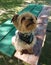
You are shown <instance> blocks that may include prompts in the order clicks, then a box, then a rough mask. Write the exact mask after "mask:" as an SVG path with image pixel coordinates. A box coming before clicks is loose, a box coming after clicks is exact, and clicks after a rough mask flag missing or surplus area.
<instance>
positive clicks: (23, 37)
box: [18, 32, 33, 44]
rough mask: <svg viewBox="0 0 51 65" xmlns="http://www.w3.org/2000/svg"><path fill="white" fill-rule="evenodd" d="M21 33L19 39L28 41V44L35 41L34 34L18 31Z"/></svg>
mask: <svg viewBox="0 0 51 65" xmlns="http://www.w3.org/2000/svg"><path fill="white" fill-rule="evenodd" d="M18 35H19V39H20V40H22V41H24V42H26V43H27V44H31V42H32V41H33V34H32V33H30V34H27V33H24V34H23V33H20V32H18Z"/></svg>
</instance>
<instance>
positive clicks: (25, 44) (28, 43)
mask: <svg viewBox="0 0 51 65" xmlns="http://www.w3.org/2000/svg"><path fill="white" fill-rule="evenodd" d="M16 41H17V48H20V49H21V48H22V49H24V48H30V47H32V46H34V44H35V42H36V38H35V36H34V33H33V34H32V33H31V35H28V36H27V35H23V34H18V33H16Z"/></svg>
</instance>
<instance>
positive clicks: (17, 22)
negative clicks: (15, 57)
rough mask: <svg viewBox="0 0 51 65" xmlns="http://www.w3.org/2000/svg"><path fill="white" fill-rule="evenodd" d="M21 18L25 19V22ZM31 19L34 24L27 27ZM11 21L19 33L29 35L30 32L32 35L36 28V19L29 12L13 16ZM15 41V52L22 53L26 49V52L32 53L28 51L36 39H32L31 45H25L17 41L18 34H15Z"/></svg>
mask: <svg viewBox="0 0 51 65" xmlns="http://www.w3.org/2000/svg"><path fill="white" fill-rule="evenodd" d="M23 17H24V18H25V20H22V18H23ZM31 18H32V19H33V22H34V23H33V24H31V25H29V26H28V27H27V25H28V24H29V23H30V19H31ZM12 21H13V24H14V26H15V27H16V29H18V31H19V32H21V33H31V32H32V34H33V35H34V30H35V28H36V17H35V16H34V15H33V14H31V13H30V12H26V13H23V14H21V15H15V16H14V17H13V19H12ZM16 34H17V33H16ZM15 41H16V45H15V48H16V50H17V51H22V50H24V49H27V50H28V52H30V53H32V50H31V51H30V49H31V48H32V47H33V46H34V44H35V43H36V37H34V39H33V41H32V43H31V44H30V45H28V44H25V43H26V42H24V41H21V40H20V39H19V36H18V34H17V37H16V40H15Z"/></svg>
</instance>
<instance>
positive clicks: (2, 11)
mask: <svg viewBox="0 0 51 65" xmlns="http://www.w3.org/2000/svg"><path fill="white" fill-rule="evenodd" d="M19 1H20V0H19ZM34 2H35V3H39V4H47V5H51V0H34ZM18 3H19V4H18ZM21 9H23V7H21V4H20V2H18V1H17V0H0V23H2V22H4V21H6V20H8V19H10V18H12V17H13V15H14V14H16V13H17V12H18V11H20V10H21ZM50 16H51V12H50ZM47 29H48V30H50V31H51V20H49V23H48V27H47ZM46 34H47V37H46V41H45V46H44V47H43V49H42V53H41V56H40V60H39V62H40V63H41V64H42V65H50V64H51V32H48V31H47V33H46ZM4 64H5V65H28V64H26V63H24V62H22V61H21V60H18V59H16V58H14V57H13V58H9V57H8V56H5V55H3V54H2V53H0V65H4Z"/></svg>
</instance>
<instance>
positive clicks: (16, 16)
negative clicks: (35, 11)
mask: <svg viewBox="0 0 51 65" xmlns="http://www.w3.org/2000/svg"><path fill="white" fill-rule="evenodd" d="M18 16H19V15H18V14H16V15H14V16H13V18H12V20H11V22H14V21H16V20H17V18H18Z"/></svg>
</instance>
